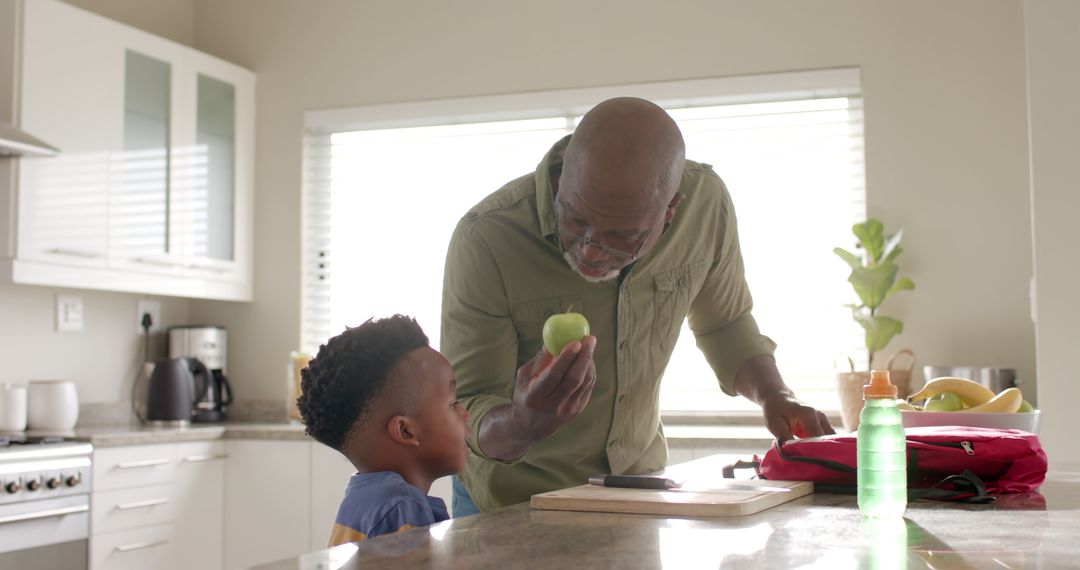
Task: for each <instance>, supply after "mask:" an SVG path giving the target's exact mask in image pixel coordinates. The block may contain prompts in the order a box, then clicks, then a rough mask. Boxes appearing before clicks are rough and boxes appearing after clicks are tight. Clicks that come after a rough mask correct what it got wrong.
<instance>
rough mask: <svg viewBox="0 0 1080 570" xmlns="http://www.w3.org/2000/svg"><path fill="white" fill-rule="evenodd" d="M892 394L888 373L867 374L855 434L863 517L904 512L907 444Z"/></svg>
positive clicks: (894, 515)
mask: <svg viewBox="0 0 1080 570" xmlns="http://www.w3.org/2000/svg"><path fill="white" fill-rule="evenodd" d="M896 394H897V392H896V386H893V384H892V382H890V381H889V371H888V370H874V371H872V372H870V383H869V384H867V385H866V386H863V400H865V401H864V403H863V410H862V413H861V414H859V429H858V431H857V433H856V437H857V443H856V449H857V450H858V457H857V461H858V482H859V487H858V497H859V510H860V511H862V514H863V515H864V516H867V517H898V516H900V515H902V514H904V509H906V508H907V441H906V440H905V438H904V424H903V420H902V419H901V417H900V410H898V409H897V408H896Z"/></svg>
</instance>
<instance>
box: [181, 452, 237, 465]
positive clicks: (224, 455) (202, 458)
mask: <svg viewBox="0 0 1080 570" xmlns="http://www.w3.org/2000/svg"><path fill="white" fill-rule="evenodd" d="M228 458H229V455H228V454H227V453H219V454H217V455H189V456H187V457H185V458H184V461H187V462H188V463H201V462H203V461H213V460H215V459H228Z"/></svg>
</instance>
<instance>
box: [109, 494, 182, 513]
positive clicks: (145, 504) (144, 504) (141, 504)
mask: <svg viewBox="0 0 1080 570" xmlns="http://www.w3.org/2000/svg"><path fill="white" fill-rule="evenodd" d="M168 503H169V500H168V499H166V498H164V497H163V498H160V499H147V500H145V501H136V502H134V503H124V504H122V505H116V510H118V511H130V510H132V509H147V508H150V507H156V506H158V505H166V504H168Z"/></svg>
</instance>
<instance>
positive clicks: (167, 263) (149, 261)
mask: <svg viewBox="0 0 1080 570" xmlns="http://www.w3.org/2000/svg"><path fill="white" fill-rule="evenodd" d="M131 261H134V262H135V263H142V264H144V265H158V266H161V267H180V262H179V261H172V260H171V259H155V258H153V257H133V258H131Z"/></svg>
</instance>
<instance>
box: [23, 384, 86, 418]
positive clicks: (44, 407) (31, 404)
mask: <svg viewBox="0 0 1080 570" xmlns="http://www.w3.org/2000/svg"><path fill="white" fill-rule="evenodd" d="M78 419H79V397H78V394H77V393H76V391H75V383H74V382H72V381H71V380H31V381H30V386H29V387H28V388H27V390H26V425H27V428H28V429H31V430H34V431H65V430H71V429H74V428H75V422H76V421H78Z"/></svg>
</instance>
